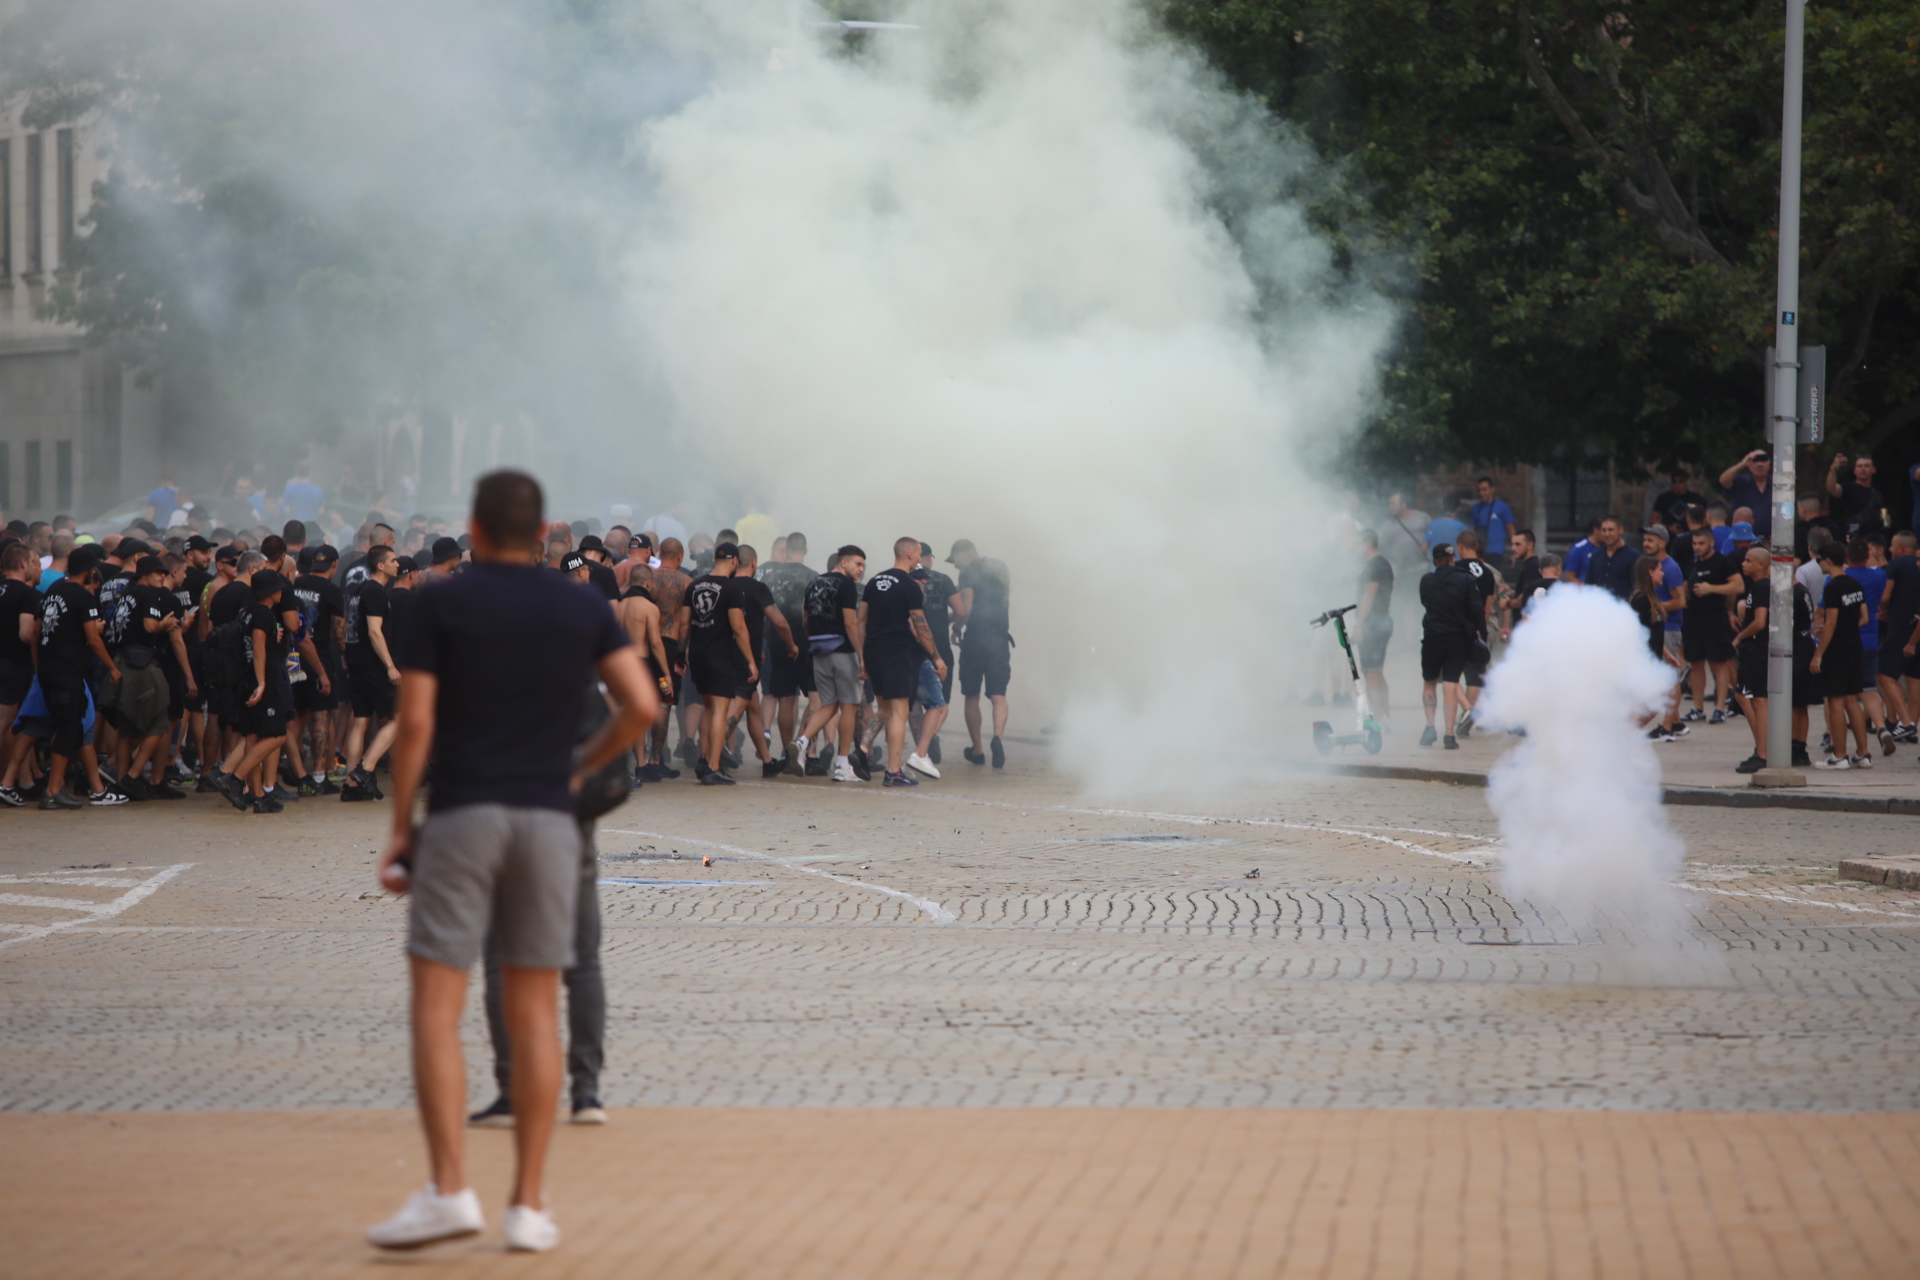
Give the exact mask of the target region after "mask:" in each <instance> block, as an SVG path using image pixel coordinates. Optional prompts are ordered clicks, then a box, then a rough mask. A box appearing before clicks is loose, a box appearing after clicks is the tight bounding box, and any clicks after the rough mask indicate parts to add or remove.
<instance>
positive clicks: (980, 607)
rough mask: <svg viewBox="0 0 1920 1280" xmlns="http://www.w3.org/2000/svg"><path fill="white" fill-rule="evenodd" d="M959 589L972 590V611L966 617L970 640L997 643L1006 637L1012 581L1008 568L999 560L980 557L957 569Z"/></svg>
mask: <svg viewBox="0 0 1920 1280" xmlns="http://www.w3.org/2000/svg"><path fill="white" fill-rule="evenodd" d="M959 587H960V590H962V591H965V590H967V589H968V588H972V590H973V608H972V611H971V612H970V613H968V614H967V638H968V639H969V640H974V639H979V640H997V639H999V638H1000V637H1002V636H1004V635H1006V634H1007V626H1008V612H1007V611H1008V609H1009V607H1010V606H1009V603H1008V598H1009V597H1010V596H1011V595H1012V594H1013V581H1012V578H1011V577H1010V576H1009V575H1008V573H1007V566H1006V565H1004V564H1002V563H1000V561H998V560H989V559H986V558H984V557H983V558H981V559H979V560H975V561H973V562H972V563H971V564H967V565H964V566H962V567H961V569H960V583H959Z"/></svg>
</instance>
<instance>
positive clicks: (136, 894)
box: [0, 862, 194, 950]
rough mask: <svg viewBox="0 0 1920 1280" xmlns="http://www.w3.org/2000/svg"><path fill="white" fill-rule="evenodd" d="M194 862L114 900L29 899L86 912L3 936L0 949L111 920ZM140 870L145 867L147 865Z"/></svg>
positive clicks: (162, 873)
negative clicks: (7, 936)
mask: <svg viewBox="0 0 1920 1280" xmlns="http://www.w3.org/2000/svg"><path fill="white" fill-rule="evenodd" d="M193 865H194V864H193V863H191V862H177V863H175V864H174V865H173V866H170V867H166V868H163V869H162V870H161V871H160V872H159V874H157V875H153V876H149V877H148V878H147V879H145V880H143V881H141V882H140V883H139V884H137V885H135V886H134V887H133V888H131V889H129V890H127V891H126V892H125V893H123V894H121V895H120V896H119V897H117V898H115V899H113V900H112V901H111V902H75V901H72V900H69V899H60V898H41V899H29V901H31V902H33V904H34V905H41V906H45V905H51V906H56V907H58V908H59V909H61V910H63V911H83V912H85V913H86V914H84V915H78V916H75V917H74V918H73V919H71V920H61V921H58V922H57V923H54V924H43V925H35V926H33V927H32V928H30V929H27V930H26V931H24V932H22V933H20V934H18V935H17V936H15V937H11V938H0V950H4V949H5V948H7V947H11V946H13V945H14V944H15V943H19V942H32V941H34V940H35V939H38V938H44V937H46V936H47V935H49V934H53V933H60V932H62V931H63V930H66V929H72V928H74V927H76V926H78V925H83V924H98V923H100V921H102V920H111V919H113V918H114V917H115V916H117V915H119V914H120V913H121V912H123V911H125V910H127V909H128V908H130V907H134V906H137V905H139V904H140V903H141V902H143V901H145V900H146V899H147V898H148V897H150V896H151V895H152V894H153V893H155V892H156V891H157V890H158V889H159V888H160V886H161V885H164V884H165V883H166V882H167V881H169V880H171V879H173V878H174V877H175V876H177V875H179V874H180V873H181V872H182V871H185V870H186V869H187V868H188V867H191V866H193ZM141 869H142V870H144V869H145V868H141ZM21 896H22V895H16V894H6V895H4V897H5V898H6V899H8V900H11V901H14V902H18V901H19V900H20V897H21Z"/></svg>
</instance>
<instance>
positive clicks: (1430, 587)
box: [1420, 564, 1481, 640]
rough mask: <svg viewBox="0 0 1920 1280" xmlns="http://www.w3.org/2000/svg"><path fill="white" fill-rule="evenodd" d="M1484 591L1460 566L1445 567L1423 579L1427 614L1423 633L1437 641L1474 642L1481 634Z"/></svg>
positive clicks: (1422, 593) (1422, 597)
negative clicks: (1481, 591)
mask: <svg viewBox="0 0 1920 1280" xmlns="http://www.w3.org/2000/svg"><path fill="white" fill-rule="evenodd" d="M1480 600H1481V596H1480V587H1479V584H1478V583H1477V582H1476V581H1475V580H1474V577H1473V575H1472V574H1470V573H1468V572H1467V571H1466V570H1465V569H1462V568H1461V567H1460V566H1459V565H1457V564H1450V565H1443V566H1441V567H1440V568H1438V569H1435V570H1434V571H1433V572H1432V573H1429V574H1427V575H1426V576H1425V577H1424V578H1421V579H1420V604H1421V607H1422V608H1424V609H1425V610H1426V616H1425V617H1424V618H1423V619H1422V620H1421V624H1420V625H1421V629H1422V630H1423V631H1424V632H1425V633H1426V634H1427V635H1430V636H1433V637H1435V638H1436V639H1445V638H1452V639H1459V640H1467V639H1471V638H1472V637H1473V636H1476V635H1478V634H1479V633H1480V626H1481V614H1480Z"/></svg>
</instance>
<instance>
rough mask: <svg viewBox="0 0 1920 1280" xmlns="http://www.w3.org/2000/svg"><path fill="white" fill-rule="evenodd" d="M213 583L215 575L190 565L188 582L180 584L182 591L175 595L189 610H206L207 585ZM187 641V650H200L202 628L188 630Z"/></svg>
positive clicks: (193, 627) (192, 627)
mask: <svg viewBox="0 0 1920 1280" xmlns="http://www.w3.org/2000/svg"><path fill="white" fill-rule="evenodd" d="M212 581H213V575H212V574H211V573H208V572H207V571H206V570H205V569H196V568H194V567H193V566H192V565H188V566H187V578H186V581H185V582H182V583H181V584H180V590H179V591H177V592H176V593H175V594H176V595H178V596H179V597H180V602H181V603H182V604H184V605H186V607H187V608H189V609H198V608H204V607H205V603H206V599H207V584H208V583H209V582H212ZM186 641H187V648H189V649H198V648H199V647H200V628H199V627H198V626H191V627H188V628H187V632H186Z"/></svg>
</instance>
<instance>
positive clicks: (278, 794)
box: [267, 782, 300, 804]
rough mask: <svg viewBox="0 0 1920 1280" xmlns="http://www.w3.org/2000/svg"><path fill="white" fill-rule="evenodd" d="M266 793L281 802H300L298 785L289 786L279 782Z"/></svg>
mask: <svg viewBox="0 0 1920 1280" xmlns="http://www.w3.org/2000/svg"><path fill="white" fill-rule="evenodd" d="M267 795H268V796H270V797H271V798H273V799H275V800H278V801H279V802H280V803H281V804H299V803H300V789H299V788H298V787H289V786H288V785H287V784H286V783H284V782H283V783H281V784H280V785H279V786H277V787H275V788H274V789H273V790H271V791H269V792H267Z"/></svg>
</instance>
